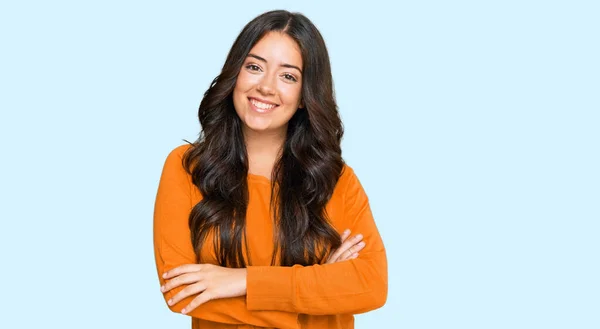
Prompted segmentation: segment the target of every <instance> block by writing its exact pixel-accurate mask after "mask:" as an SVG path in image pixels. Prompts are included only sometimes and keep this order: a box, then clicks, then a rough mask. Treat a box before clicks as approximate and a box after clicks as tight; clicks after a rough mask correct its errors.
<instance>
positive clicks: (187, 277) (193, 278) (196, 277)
mask: <svg viewBox="0 0 600 329" xmlns="http://www.w3.org/2000/svg"><path fill="white" fill-rule="evenodd" d="M200 280H202V275H201V272H192V273H184V274H181V275H179V276H176V277H174V278H172V279H171V280H169V281H168V282H167V283H165V284H164V285H163V286H162V287H160V291H162V292H163V293H165V292H167V291H169V290H171V289H174V288H177V287H179V286H181V285H184V284H190V283H194V282H198V281H200Z"/></svg>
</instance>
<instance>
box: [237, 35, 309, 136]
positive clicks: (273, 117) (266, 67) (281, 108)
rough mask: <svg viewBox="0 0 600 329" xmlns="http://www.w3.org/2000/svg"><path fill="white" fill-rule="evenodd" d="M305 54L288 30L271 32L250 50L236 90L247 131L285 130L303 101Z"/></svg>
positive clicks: (238, 111)
mask: <svg viewBox="0 0 600 329" xmlns="http://www.w3.org/2000/svg"><path fill="white" fill-rule="evenodd" d="M301 91H302V55H301V53H300V48H299V46H298V44H297V43H296V41H294V39H292V38H291V37H290V36H288V35H287V34H285V33H281V32H273V31H272V32H268V33H267V34H265V36H264V37H263V38H262V39H260V40H259V41H258V42H257V43H256V45H255V46H254V47H253V48H252V49H251V50H250V53H249V54H248V56H247V57H246V59H245V61H244V64H243V65H242V68H241V70H240V72H239V74H238V77H237V82H236V84H235V88H234V89H233V105H234V107H235V111H236V113H237V115H238V116H239V117H240V119H241V120H242V122H243V124H244V130H247V129H251V130H253V131H255V132H278V131H281V132H285V130H286V129H287V123H288V121H289V120H290V118H291V117H292V116H293V115H294V113H296V110H297V109H298V108H299V107H302V104H301Z"/></svg>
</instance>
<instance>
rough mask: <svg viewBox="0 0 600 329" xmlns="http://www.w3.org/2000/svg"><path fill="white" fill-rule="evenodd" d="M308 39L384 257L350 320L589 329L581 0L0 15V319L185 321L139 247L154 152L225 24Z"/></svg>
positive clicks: (588, 59) (593, 295)
mask: <svg viewBox="0 0 600 329" xmlns="http://www.w3.org/2000/svg"><path fill="white" fill-rule="evenodd" d="M281 8H283V9H288V10H292V11H300V12H302V13H304V14H305V15H306V16H307V17H309V18H310V19H311V20H312V21H313V22H314V23H315V24H316V25H317V27H318V28H319V29H320V31H321V33H322V34H323V36H324V38H325V40H326V43H327V46H328V49H329V52H330V56H331V63H332V67H333V75H334V82H335V88H336V96H337V100H338V105H339V110H340V112H341V115H342V118H343V121H344V124H345V128H346V135H345V137H344V140H343V156H344V158H345V160H346V161H347V163H348V164H349V165H350V166H352V167H353V168H354V169H355V171H356V173H357V174H358V176H359V178H360V179H361V181H362V183H363V185H364V187H365V189H366V191H367V193H368V195H369V197H370V200H371V205H372V209H373V212H374V216H375V219H376V221H377V225H378V227H379V229H380V231H381V233H382V236H383V239H384V243H385V245H386V247H387V252H388V260H389V297H388V300H387V304H386V305H385V306H384V307H383V308H381V309H379V310H377V311H373V312H370V313H367V314H364V315H358V316H357V318H356V327H357V328H410V329H413V328H414V329H417V328H436V329H437V328H461V329H466V328H473V329H475V328H477V329H478V328H578V329H580V328H600V312H599V310H600V297H599V296H600V285H599V280H598V278H600V270H599V252H600V242H599V234H600V224H599V220H600V175H599V168H600V159H599V151H600V150H599V148H600V147H599V144H600V133H599V130H600V127H599V126H600V115H599V111H600V97H599V96H600V66H599V59H600V51H599V45H600V43H599V40H600V39H599V32H600V23H599V22H600V19H599V17H600V10H599V5H598V2H597V1H398V2H393V1H365V2H341V1H340V2H333V1H330V2H325V1H302V2H297V1H247V2H246V1H239V2H234V1H214V2H207V1H162V2H159V1H18V2H17V1H12V2H8V1H6V2H2V4H0V38H1V39H0V110H1V116H0V134H1V135H0V143H1V151H2V153H1V154H2V155H1V156H2V161H1V162H0V166H1V170H0V193H1V195H0V202H1V206H0V218H1V226H0V252H1V255H0V256H1V257H0V264H1V265H0V266H1V272H0V280H1V281H0V282H2V285H3V287H2V289H1V290H0V291H1V292H2V298H1V299H0V327H2V328H90V329H91V328H189V326H190V324H189V318H187V317H186V316H183V315H180V314H174V313H172V312H171V311H169V310H168V308H167V306H166V305H165V303H164V301H163V299H162V296H161V293H160V291H159V286H158V278H157V275H156V269H155V265H154V258H153V249H152V212H153V206H154V198H155V196H156V189H157V184H158V180H159V176H160V172H161V170H162V165H163V163H164V159H165V157H166V156H167V154H168V152H169V151H170V150H172V149H173V148H174V147H176V146H178V145H181V144H183V143H184V142H183V139H187V140H190V141H193V140H195V139H196V138H197V136H198V133H199V128H200V127H199V123H198V120H197V118H196V115H197V107H198V105H199V103H200V100H201V98H202V95H203V93H204V91H205V90H206V88H207V87H208V86H209V84H210V82H211V81H212V79H213V78H214V77H215V76H216V75H217V74H218V73H219V70H220V68H221V67H222V65H223V62H224V60H225V56H226V54H227V52H228V50H229V48H230V47H231V45H232V43H233V41H234V39H235V37H236V36H237V35H238V33H239V32H240V30H241V29H242V27H243V26H244V25H245V24H246V23H247V22H248V21H250V20H251V19H252V18H254V17H255V16H257V15H259V14H260V13H262V12H264V11H268V10H271V9H281Z"/></svg>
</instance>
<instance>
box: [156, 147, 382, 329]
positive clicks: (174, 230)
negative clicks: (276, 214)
mask: <svg viewBox="0 0 600 329" xmlns="http://www.w3.org/2000/svg"><path fill="white" fill-rule="evenodd" d="M189 147H190V145H189V144H186V145H181V146H179V147H177V148H175V149H174V150H173V151H171V152H170V153H169V155H168V156H167V159H166V161H165V163H164V167H163V171H162V174H161V177H160V182H159V186H158V192H157V196H156V202H155V207H154V229H153V231H154V255H155V259H156V269H157V273H158V277H159V281H160V284H161V285H163V284H164V283H165V280H164V279H163V278H162V274H163V273H164V272H165V271H168V270H170V269H173V268H175V267H178V266H180V265H183V264H192V263H196V255H195V253H194V248H193V246H192V243H191V238H190V229H189V226H188V219H189V215H190V212H191V209H192V207H193V206H195V205H196V204H197V203H198V202H200V200H202V195H201V194H200V191H199V189H198V188H197V187H196V186H195V185H193V184H192V180H191V176H190V175H189V174H188V173H187V172H186V171H185V169H184V168H183V165H182V156H183V154H184V152H185V151H186V150H187V149H188V148H189ZM270 184H271V182H270V180H269V179H268V178H266V177H263V176H259V175H254V174H248V191H249V202H248V209H247V213H246V234H247V235H246V239H247V241H248V248H249V249H250V250H249V251H250V252H249V254H250V256H249V257H250V258H251V259H249V260H246V263H248V261H250V263H251V265H249V266H247V278H246V285H247V293H246V295H245V296H240V297H236V298H223V299H215V300H211V301H209V302H207V303H205V304H202V305H200V306H199V307H198V308H196V309H194V310H192V311H191V312H189V313H187V315H189V316H191V318H192V328H193V329H213V328H228V329H233V328H238V329H240V328H256V327H267V328H286V329H287V328H289V329H297V328H303V329H312V328H345V329H346V328H354V316H353V314H358V313H364V312H367V311H370V310H374V309H376V308H379V307H381V306H383V304H385V301H386V299H387V290H388V285H387V258H386V252H385V248H384V245H383V242H382V240H381V236H380V234H379V231H378V229H377V227H376V225H375V221H374V219H373V215H372V213H371V209H370V206H369V201H368V198H367V195H366V193H365V191H364V189H363V187H362V186H361V184H360V182H359V180H358V178H357V176H356V175H355V173H354V171H353V170H352V169H351V168H350V167H349V166H348V165H344V169H343V172H342V175H341V177H340V179H339V180H338V182H337V185H336V187H335V189H334V192H333V195H332V197H331V199H330V200H329V202H328V204H327V206H326V211H327V215H328V218H329V221H330V224H331V225H332V226H333V228H334V229H335V230H336V231H337V232H339V233H340V234H341V232H343V231H344V230H345V229H350V230H351V231H352V236H353V235H355V234H359V233H360V234H362V235H363V237H364V238H363V240H364V241H365V243H366V246H365V247H364V248H363V250H361V251H360V253H359V256H358V257H357V258H356V259H351V260H345V261H341V262H336V263H333V264H315V265H311V266H301V265H294V266H270V264H271V256H272V253H273V248H274V242H273V221H272V212H271V211H270V208H269V205H270V199H271V186H270ZM211 242H212V239H207V240H206V242H205V243H204V245H203V248H202V250H201V256H202V258H201V259H202V261H203V262H205V263H211V264H217V265H218V262H217V259H216V257H215V255H214V251H213V247H214V245H213V244H212V243H211ZM184 287H185V285H184V286H180V287H177V288H175V289H172V290H171V291H168V292H166V293H164V298H165V301H167V300H169V299H170V298H172V297H173V296H175V294H177V293H178V292H179V291H181V290H182V289H183V288H184ZM157 290H158V289H157ZM194 297H195V296H190V297H188V298H185V299H183V300H182V301H180V302H179V303H176V304H175V305H172V306H169V308H170V309H171V310H172V311H173V312H181V310H182V309H183V308H184V307H185V306H186V305H187V304H189V303H190V301H191V300H192V299H193V298H194Z"/></svg>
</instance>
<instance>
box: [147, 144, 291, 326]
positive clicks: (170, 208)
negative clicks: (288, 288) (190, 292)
mask: <svg viewBox="0 0 600 329" xmlns="http://www.w3.org/2000/svg"><path fill="white" fill-rule="evenodd" d="M184 151H185V148H184V147H183V146H180V147H178V148H176V149H175V150H173V151H172V152H171V153H170V154H169V156H168V157H167V159H166V161H165V164H164V167H163V172H162V174H161V177H160V183H159V186H158V192H157V196H156V202H155V206H154V229H153V231H154V255H155V260H156V269H157V273H158V277H159V281H160V284H161V285H163V284H165V280H164V279H163V278H162V274H163V273H164V272H166V271H168V270H170V269H173V268H175V267H178V266H180V265H183V264H194V263H196V258H195V257H196V256H195V253H194V249H193V246H192V243H191V238H190V231H189V227H188V216H189V214H190V211H191V209H192V207H193V204H192V197H191V196H192V194H191V191H192V186H193V185H192V183H191V178H190V177H189V175H188V174H187V173H186V172H185V170H184V168H183V166H182V164H181V158H182V156H183V153H184ZM184 288H185V286H181V287H177V288H175V289H173V290H171V291H168V292H166V293H165V294H164V298H165V301H168V300H169V299H170V298H172V297H173V296H175V295H176V294H177V293H178V292H179V291H181V290H182V289H184ZM194 297H195V296H190V297H188V298H185V299H183V300H182V301H180V302H179V303H176V304H174V305H172V306H169V308H170V309H171V310H172V311H173V312H177V313H180V312H181V310H182V309H183V308H184V307H185V306H186V305H187V304H189V303H190V301H191V300H192V299H193V298H194ZM187 315H190V316H192V317H196V318H201V319H204V320H208V321H213V322H220V323H227V324H238V325H239V324H250V325H254V326H261V327H277V328H298V327H299V325H298V314H296V313H289V312H281V311H250V310H248V308H247V306H246V300H245V297H244V296H241V297H236V298H225V299H215V300H211V301H209V302H207V303H205V304H202V305H200V306H199V307H198V308H196V309H194V310H192V311H191V312H190V313H187Z"/></svg>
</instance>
